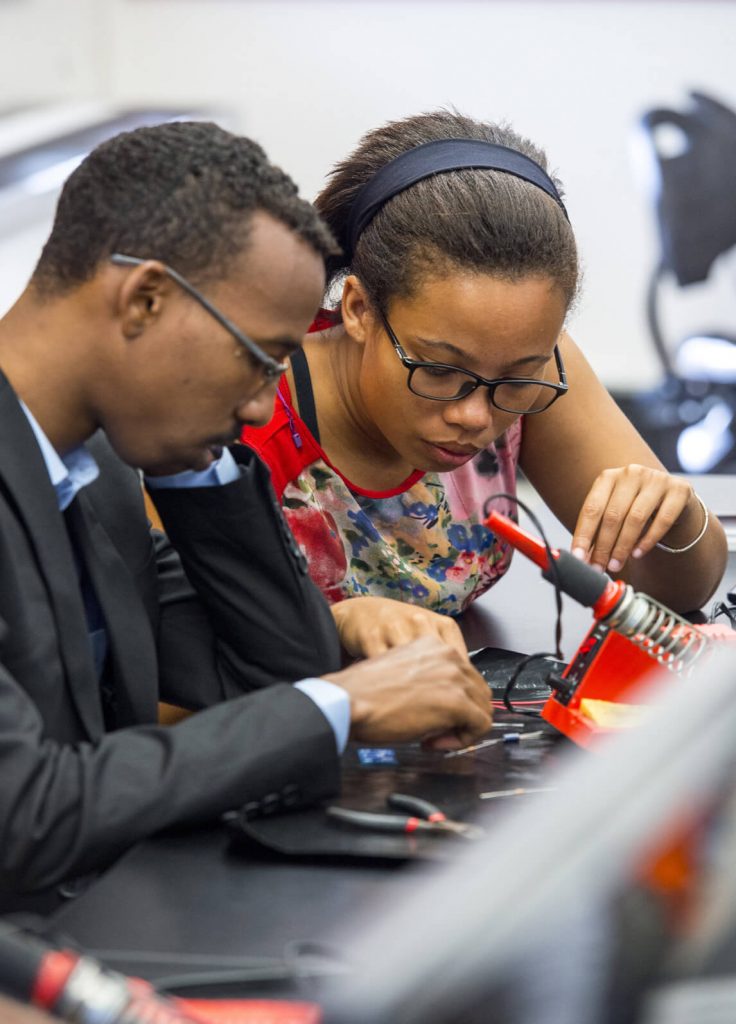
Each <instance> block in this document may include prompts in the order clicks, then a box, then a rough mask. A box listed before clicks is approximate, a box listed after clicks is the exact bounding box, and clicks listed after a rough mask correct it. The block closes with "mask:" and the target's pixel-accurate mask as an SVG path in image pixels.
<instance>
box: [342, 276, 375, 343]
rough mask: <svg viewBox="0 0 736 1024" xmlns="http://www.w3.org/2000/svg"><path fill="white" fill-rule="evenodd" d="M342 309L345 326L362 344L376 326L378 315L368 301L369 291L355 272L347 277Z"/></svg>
mask: <svg viewBox="0 0 736 1024" xmlns="http://www.w3.org/2000/svg"><path fill="white" fill-rule="evenodd" d="M341 310H342V323H343V327H344V328H345V330H346V331H347V333H348V334H349V335H350V337H351V338H352V339H353V341H357V342H358V343H359V344H361V345H362V344H363V343H364V342H365V340H366V338H367V336H368V334H369V333H370V332H371V331H372V330H373V329H374V328H375V323H376V317H375V314H374V312H373V310H372V308H371V305H370V302H369V301H368V293H367V292H366V290H365V287H364V286H363V283H362V282H361V280H360V278H358V277H356V276H355V274H350V275H349V276H348V277H346V278H345V283H344V284H343V286H342V302H341Z"/></svg>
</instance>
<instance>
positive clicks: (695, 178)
mask: <svg viewBox="0 0 736 1024" xmlns="http://www.w3.org/2000/svg"><path fill="white" fill-rule="evenodd" d="M690 100H691V102H690V105H689V106H688V108H687V109H685V110H682V111H678V110H670V109H666V108H656V109H653V110H649V111H647V112H646V113H645V114H644V115H643V117H642V119H641V127H642V129H643V133H644V137H645V139H646V140H647V142H648V144H649V146H650V147H651V150H652V165H653V168H654V172H655V185H654V189H653V197H652V198H653V202H654V207H655V214H656V219H657V229H658V236H659V246H660V259H659V261H658V263H657V266H656V267H655V269H654V270H653V272H652V276H651V279H650V283H649V288H648V293H647V321H648V325H649V330H650V334H651V337H652V341H653V343H654V346H655V348H656V350H657V355H658V357H659V360H660V362H661V364H662V370H663V373H664V381H663V383H662V384H661V385H660V386H659V387H657V388H656V389H654V390H652V391H647V392H645V393H638V394H631V395H615V397H616V400H617V402H618V404H619V405H620V406H621V408H622V409H623V411H624V412H625V413H626V415H627V416H628V417H629V419H631V420H632V422H633V423H634V424H635V425H636V427H637V428H638V429H639V431H640V432H641V434H642V435H643V436H644V437H645V439H646V440H647V441H648V442H649V444H650V445H651V446H652V448H653V449H654V450H655V452H656V453H657V455H658V456H659V458H660V459H662V461H663V462H664V464H665V466H667V468H668V469H671V470H678V471H685V472H688V473H709V472H734V471H736V424H735V423H734V420H735V417H736V282H734V326H732V327H730V328H727V329H721V328H720V327H718V326H716V325H711V324H709V325H705V326H704V328H703V329H702V330H700V331H697V332H695V333H692V334H690V335H688V336H687V337H685V338H682V339H680V340H679V341H677V340H676V341H670V340H669V339H667V338H665V336H664V332H663V329H662V323H661V309H660V307H661V301H662V292H663V289H662V285H663V284H664V283H666V282H667V281H668V279H669V280H671V279H674V281H675V283H676V284H677V286H679V287H680V288H687V287H688V286H689V285H692V284H696V283H700V282H703V281H705V280H706V279H707V278H708V275H709V273H710V271H711V268H712V267H713V264H714V263H715V261H716V259H717V258H718V257H719V256H720V255H722V254H723V253H725V252H727V251H728V250H730V249H731V248H732V247H733V246H734V245H736V196H735V195H734V188H733V184H734V168H735V167H736V112H734V111H733V110H731V109H730V108H729V107H727V106H725V105H724V104H723V103H720V102H719V101H717V100H715V99H713V98H712V97H710V96H707V95H705V94H704V93H701V92H695V91H693V92H691V93H690ZM673 136H674V137H675V138H676V139H677V143H678V144H677V147H676V151H674V152H673V151H672V149H671V145H668V140H669V142H670V143H671V142H672V138H673Z"/></svg>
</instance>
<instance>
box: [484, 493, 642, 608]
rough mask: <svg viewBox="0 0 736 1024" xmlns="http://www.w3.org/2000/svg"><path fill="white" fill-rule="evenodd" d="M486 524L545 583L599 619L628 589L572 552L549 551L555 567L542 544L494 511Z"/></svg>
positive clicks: (615, 605) (553, 549) (616, 604)
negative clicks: (526, 560) (536, 570)
mask: <svg viewBox="0 0 736 1024" xmlns="http://www.w3.org/2000/svg"><path fill="white" fill-rule="evenodd" d="M485 525H486V526H487V527H488V529H489V530H490V531H491V532H492V533H495V534H496V535H497V536H499V537H503V539H504V540H506V541H508V543H509V544H511V546H512V547H514V548H517V549H518V550H519V551H521V553H522V554H523V555H526V556H527V558H530V559H531V560H532V562H534V563H535V565H538V566H539V568H540V569H541V570H542V576H543V577H544V578H545V579H546V580H549V581H550V582H551V583H555V584H556V585H558V586H559V588H560V590H562V591H563V593H565V594H569V596H570V597H572V598H574V600H575V601H577V602H578V603H579V604H582V605H584V606H585V607H586V608H592V609H593V614H594V615H595V617H596V618H597V619H604V618H605V617H606V616H607V615H609V614H610V613H611V612H612V611H613V610H614V608H616V607H617V606H618V604H619V602H620V601H621V599H622V597H623V595H624V591H625V590H626V584H625V583H622V582H621V581H620V580H612V579H611V578H610V576H606V574H605V573H602V572H596V570H595V569H593V568H591V566H589V565H587V564H586V563H585V562H582V561H581V560H580V559H579V558H575V556H574V555H571V554H570V552H569V551H558V550H557V549H556V548H550V552H551V554H552V559H553V560H554V568H553V567H552V565H551V564H550V558H549V555H548V554H547V549H546V547H545V546H544V544H543V543H542V541H541V540H539V539H538V538H537V537H533V536H532V535H531V534H529V533H527V532H526V531H525V530H522V529H521V528H520V527H519V526H517V525H516V523H515V522H514V521H513V520H512V519H509V518H508V517H507V516H503V515H501V514H500V512H491V514H490V515H489V516H488V518H487V519H486V522H485Z"/></svg>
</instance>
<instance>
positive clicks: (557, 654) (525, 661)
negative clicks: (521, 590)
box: [483, 493, 564, 718]
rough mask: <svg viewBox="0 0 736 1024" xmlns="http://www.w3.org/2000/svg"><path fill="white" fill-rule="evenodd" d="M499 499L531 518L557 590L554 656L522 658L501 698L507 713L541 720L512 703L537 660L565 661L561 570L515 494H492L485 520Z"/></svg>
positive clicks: (535, 713)
mask: <svg viewBox="0 0 736 1024" xmlns="http://www.w3.org/2000/svg"><path fill="white" fill-rule="evenodd" d="M499 498H506V499H507V500H508V501H513V502H514V504H515V505H517V506H518V507H519V508H521V509H522V510H523V511H524V512H525V513H526V515H527V516H528V517H529V519H531V521H532V523H533V525H534V527H535V529H536V530H537V533H538V534H539V536H540V537H541V538H542V543H543V544H544V548H545V551H546V552H547V561H548V564H549V567H550V573H551V575H552V583H553V586H554V588H555V608H556V621H555V651H554V654H553V653H551V652H550V651H540V652H537V653H536V654H528V655H526V657H524V658H522V659H521V661H520V662H519V663H518V665H517V666H516V668H515V669H514V671H513V673H512V674H511V678H510V679H509V680H508V682H507V683H506V686H505V687H504V691H503V695H502V697H501V699H502V700H503V704H504V707H505V708H506V709H507V711H511V712H513V713H514V714H516V715H525V716H526V717H527V718H539V717H540V713H539V712H538V711H527V710H524V709H521V708H515V707H514V705H513V704H512V702H511V694H512V692H513V690H514V687H515V686H516V684H517V682H518V681H519V678H520V676H521V673H522V672H523V670H524V669H525V668H526V667H527V665H529V664H530V663H531V662H532V661H536V659H537V658H557V659H558V660H559V661H563V660H564V659H563V657H562V588H561V586H560V576H559V570H558V567H557V559H556V558H555V557H554V555H553V553H552V547H551V545H550V543H549V541H548V540H547V535H546V534H545V532H544V528H543V527H542V524H541V523H540V522H539V520H538V519H537V517H536V515H535V514H534V513H533V512H532V510H531V509H530V508H529V506H528V505H527V504H526V503H525V502H523V501H521V499H520V498H517V497H516V495H515V494H506V493H500V494H492V495H491V497H490V498H488V499H487V500H486V502H485V504H484V505H483V518H484V519H487V518H488V515H489V506H490V504H491V502H492V501H497V500H498V499H499ZM499 540H500V541H501V543H502V544H503V543H504V541H503V539H502V538H499Z"/></svg>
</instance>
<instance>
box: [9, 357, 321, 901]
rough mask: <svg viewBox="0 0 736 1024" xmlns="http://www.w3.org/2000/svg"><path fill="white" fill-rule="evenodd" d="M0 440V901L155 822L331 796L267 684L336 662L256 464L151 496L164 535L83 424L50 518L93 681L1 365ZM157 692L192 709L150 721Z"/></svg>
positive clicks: (317, 719) (48, 497)
mask: <svg viewBox="0 0 736 1024" xmlns="http://www.w3.org/2000/svg"><path fill="white" fill-rule="evenodd" d="M0 439H1V440H0V908H1V907H2V905H3V897H2V892H5V893H6V894H7V893H17V892H19V891H25V890H31V889H38V888H40V887H45V886H49V885H52V884H56V883H57V882H59V881H61V880H63V879H66V878H69V877H72V876H75V875H77V874H81V873H84V872H86V871H89V870H90V869H93V868H95V867H99V866H101V865H105V864H106V863H108V862H110V861H111V860H112V859H113V858H114V857H116V856H117V855H118V854H119V853H121V851H122V850H124V849H125V848H126V847H128V846H130V845H131V844H132V843H135V842H136V841H137V840H139V839H141V838H143V837H145V836H147V835H150V834H151V833H152V832H154V831H156V830H158V829H162V828H164V827H167V826H170V825H173V824H177V823H193V822H199V821H203V820H205V819H212V818H213V817H215V816H217V815H219V814H220V813H222V812H223V811H225V810H227V809H229V808H232V807H236V806H239V805H241V804H242V803H244V802H251V801H252V802H254V803H255V804H258V803H259V802H265V804H268V805H273V804H276V805H278V804H283V805H295V806H296V805H298V804H300V803H303V802H307V801H310V800H313V799H316V798H319V797H321V796H324V795H327V794H329V793H331V792H333V791H334V790H335V788H336V786H337V781H338V761H337V756H336V748H335V740H334V735H333V733H332V730H331V728H330V725H329V723H328V722H327V720H326V718H325V717H324V716H323V715H322V713H321V712H320V711H319V709H318V708H317V707H316V705H315V704H314V703H313V702H312V701H311V700H310V699H309V698H308V697H306V696H305V695H304V694H302V693H301V692H300V691H298V690H295V689H294V688H293V687H292V686H289V685H287V684H288V683H289V682H290V681H293V680H296V679H300V678H304V677H305V676H309V675H319V674H322V673H324V672H326V671H333V670H335V669H336V668H338V667H339V644H338V641H337V637H336V634H335V631H334V626H333V624H332V618H331V615H330V613H329V610H328V608H327V607H326V605H325V603H324V602H323V600H322V598H321V595H319V594H318V592H317V591H316V589H315V588H314V586H313V585H312V583H311V582H310V580H309V577H308V575H307V573H306V569H305V566H304V564H303V560H302V559H301V558H300V557H299V552H298V550H297V549H296V547H295V544H294V541H293V539H292V537H291V534H290V533H289V531H288V528H287V527H286V524H285V523H284V520H283V518H282V517H281V515H280V514H279V515H278V516H277V514H276V510H277V504H276V501H275V499H274V497H273V492H272V490H271V488H270V486H269V483H268V471H267V470H266V469H265V467H264V466H263V464H262V463H260V462H259V461H258V459H257V458H254V457H253V455H252V453H251V452H250V451H249V450H248V449H245V448H243V449H242V452H240V453H239V454H238V456H237V458H238V459H239V460H242V468H241V472H242V477H241V479H240V480H239V481H236V482H234V483H232V484H228V485H226V486H225V487H220V488H197V489H195V490H193V491H181V490H177V491H160V492H158V497H157V505H158V509H159V512H160V514H161V516H162V520H163V522H164V525H165V528H166V531H167V535H168V537H169V538H170V539H171V540H172V541H173V544H174V547H173V548H172V546H171V544H170V543H169V542H168V541H166V540H165V538H163V537H162V536H161V535H158V537H156V536H155V535H153V534H152V533H151V532H150V530H149V527H148V522H147V520H146V516H145V510H144V505H143V501H142V493H141V486H140V481H139V479H138V475H137V474H136V473H135V472H134V471H133V470H131V469H130V468H128V467H127V466H125V465H124V464H123V463H122V462H120V460H118V459H117V457H116V456H115V455H114V454H113V452H112V450H111V449H110V448H109V446H108V445H107V444H106V442H105V440H104V437H102V435H98V436H97V437H96V438H95V439H93V442H92V443H91V445H90V447H91V449H92V451H93V454H94V455H95V457H96V459H97V460H98V462H99V464H100V469H101V474H100V477H99V479H98V480H97V481H95V482H94V483H93V484H92V485H90V486H89V487H87V488H84V489H83V490H82V491H81V492H80V494H79V495H78V496H77V498H76V499H75V501H74V503H73V504H72V506H71V507H70V509H69V510H68V511H67V513H66V518H67V519H68V521H69V524H70V527H71V529H72V531H73V533H74V535H75V536H76V538H77V546H78V548H81V550H82V552H83V557H84V560H85V562H86V564H87V567H88V570H89V573H90V575H91V578H92V580H93V583H94V588H95V591H96V594H97V596H98V598H99V602H100V605H101V606H102V611H103V614H104V617H105V620H106V626H107V632H108V640H109V656H108V664H107V669H106V671H105V673H104V676H103V679H102V680H101V681H100V680H98V678H97V676H96V673H95V669H94V665H93V660H92V653H91V645H90V642H89V637H88V633H87V623H86V619H85V615H84V608H83V603H82V599H81V593H80V588H79V584H78V577H77V569H76V564H75V560H74V555H73V552H72V547H71V544H70V540H69V533H68V532H67V526H66V524H65V516H63V515H62V514H61V513H60V512H59V511H58V506H57V503H56V495H55V492H54V490H53V487H52V486H51V483H50V481H49V478H48V473H47V470H46V467H45V464H44V461H43V457H42V455H41V452H40V450H39V448H38V445H37V442H36V440H35V437H34V435H33V432H32V430H31V428H30V426H29V424H28V422H27V420H26V417H25V415H24V413H23V410H22V409H21V408H20V406H19V404H18V400H17V398H16V396H15V394H14V392H13V390H12V388H11V387H10V385H9V384H8V382H7V380H6V378H5V377H4V376H2V374H0ZM174 548H176V549H177V550H174ZM182 562H183V563H184V565H185V567H186V575H185V572H184V570H183V569H182ZM279 680H283V681H285V682H281V683H279ZM247 691H250V692H247ZM159 698H162V699H164V700H168V701H171V702H173V703H177V704H182V705H184V706H186V707H190V708H206V709H207V710H203V711H201V712H200V713H199V714H197V715H194V716H192V717H191V718H189V719H188V720H186V721H185V722H183V723H181V724H179V725H176V726H174V727H168V728H167V727H160V726H158V725H157V724H156V713H157V701H158V699H159Z"/></svg>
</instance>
